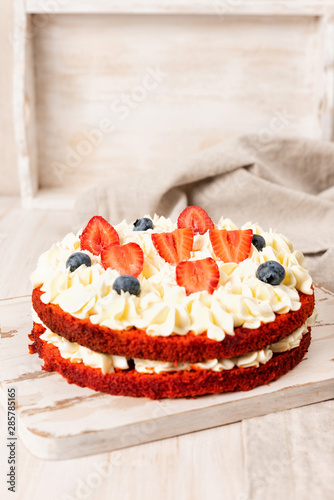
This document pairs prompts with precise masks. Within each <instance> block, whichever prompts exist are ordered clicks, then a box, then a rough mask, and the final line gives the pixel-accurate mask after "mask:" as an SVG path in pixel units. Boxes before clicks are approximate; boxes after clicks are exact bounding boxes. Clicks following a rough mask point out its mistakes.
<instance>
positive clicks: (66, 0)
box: [26, 0, 333, 16]
mask: <svg viewBox="0 0 334 500" xmlns="http://www.w3.org/2000/svg"><path fill="white" fill-rule="evenodd" d="M26 8H27V12H29V13H34V14H38V13H43V14H44V13H47V14H55V13H56V14H79V13H80V14H83V13H84V14H130V13H131V14H150V13H151V14H220V15H258V14H263V15H272V14H275V15H283V16H286V15H320V14H324V13H325V12H328V11H331V10H333V3H332V1H331V0H286V1H281V0H255V1H254V0H215V1H208V0H196V2H193V1H191V0H168V1H163V2H162V1H161V0H127V1H126V2H120V1H119V0H86V1H85V2H83V1H82V0H55V1H54V2H52V1H50V2H47V1H45V0H27V7H26Z"/></svg>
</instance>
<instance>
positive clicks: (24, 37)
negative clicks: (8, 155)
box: [13, 0, 38, 208]
mask: <svg viewBox="0 0 334 500" xmlns="http://www.w3.org/2000/svg"><path fill="white" fill-rule="evenodd" d="M33 35H34V32H33V30H32V29H31V16H27V14H26V11H25V1H24V0H15V2H14V35H13V46H14V69H13V72H14V73H13V114H14V129H15V136H16V145H17V155H18V172H19V180H20V191H21V199H22V204H23V206H24V207H25V208H31V201H32V199H33V197H34V195H35V193H36V191H37V189H38V172H37V151H36V130H35V126H36V118H35V111H36V106H35V81H34V56H33Z"/></svg>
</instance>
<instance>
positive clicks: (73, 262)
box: [66, 252, 92, 273]
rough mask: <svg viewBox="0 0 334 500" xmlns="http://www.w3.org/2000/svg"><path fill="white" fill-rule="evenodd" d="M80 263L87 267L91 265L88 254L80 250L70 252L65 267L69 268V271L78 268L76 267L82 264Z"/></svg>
mask: <svg viewBox="0 0 334 500" xmlns="http://www.w3.org/2000/svg"><path fill="white" fill-rule="evenodd" d="M82 264H84V265H85V266H87V267H90V266H91V265H92V261H91V260H90V257H89V255H87V254H86V253H82V252H76V253H72V255H70V256H69V258H68V259H67V261H66V267H69V268H70V271H71V273H73V271H75V270H76V269H78V267H80V266H82Z"/></svg>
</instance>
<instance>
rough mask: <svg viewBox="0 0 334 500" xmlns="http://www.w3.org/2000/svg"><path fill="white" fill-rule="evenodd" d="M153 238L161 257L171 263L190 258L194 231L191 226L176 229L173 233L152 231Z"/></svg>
mask: <svg viewBox="0 0 334 500" xmlns="http://www.w3.org/2000/svg"><path fill="white" fill-rule="evenodd" d="M151 238H152V241H153V245H154V246H155V248H156V249H157V251H158V253H159V255H160V257H162V258H163V259H165V261H166V262H168V263H169V264H177V263H178V262H181V260H187V259H189V258H190V254H191V251H192V248H193V241H194V233H193V230H192V229H190V228H189V227H187V228H185V229H175V230H174V231H173V232H171V233H152V235H151Z"/></svg>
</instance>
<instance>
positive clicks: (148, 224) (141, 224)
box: [133, 217, 153, 231]
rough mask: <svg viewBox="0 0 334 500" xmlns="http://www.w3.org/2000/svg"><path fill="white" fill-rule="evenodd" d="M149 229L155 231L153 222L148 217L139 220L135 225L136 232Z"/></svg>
mask: <svg viewBox="0 0 334 500" xmlns="http://www.w3.org/2000/svg"><path fill="white" fill-rule="evenodd" d="M148 229H153V222H152V220H151V219H149V218H148V217H143V218H142V219H137V220H136V222H134V224H133V230H134V231H147V230H148Z"/></svg>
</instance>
